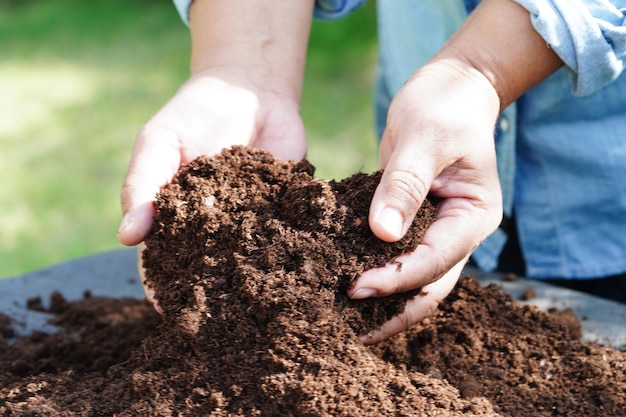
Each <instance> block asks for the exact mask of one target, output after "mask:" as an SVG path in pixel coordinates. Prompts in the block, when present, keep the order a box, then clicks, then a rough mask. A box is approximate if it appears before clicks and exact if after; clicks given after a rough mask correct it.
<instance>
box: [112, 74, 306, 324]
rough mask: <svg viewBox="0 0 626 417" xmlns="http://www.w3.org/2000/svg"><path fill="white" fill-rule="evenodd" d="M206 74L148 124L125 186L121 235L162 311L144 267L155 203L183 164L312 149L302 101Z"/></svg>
mask: <svg viewBox="0 0 626 417" xmlns="http://www.w3.org/2000/svg"><path fill="white" fill-rule="evenodd" d="M221 72H223V70H218V71H211V70H209V71H204V72H202V73H200V74H198V75H196V76H194V77H192V78H191V79H189V80H188V81H187V82H186V83H185V84H184V85H183V86H182V87H181V88H180V90H179V91H178V92H177V93H176V95H175V96H174V97H173V98H172V99H171V100H170V101H169V102H168V103H167V104H165V106H163V108H162V109H161V110H160V111H159V112H158V113H157V114H156V115H155V116H154V117H153V118H152V119H151V120H150V121H148V123H146V125H145V126H144V127H143V128H142V129H141V131H140V133H139V135H138V136H137V140H136V143H135V148H134V151H133V154H132V158H131V162H130V165H129V168H128V172H127V174H126V179H125V180H124V185H123V188H122V195H121V197H122V209H123V211H124V220H123V222H122V226H121V227H120V230H119V232H118V239H119V241H120V242H121V243H123V244H125V245H136V244H139V243H140V245H139V249H138V270H139V275H140V278H141V283H142V285H143V287H144V292H145V294H146V298H147V299H148V301H150V303H151V304H152V305H153V306H154V307H155V309H156V310H157V311H159V312H162V309H161V308H160V306H159V305H158V303H157V302H156V299H155V295H154V291H153V290H152V289H151V287H150V282H149V280H147V277H146V274H145V270H144V268H143V265H142V252H143V250H144V249H145V244H143V242H142V241H143V240H144V238H145V237H146V235H147V234H148V232H149V231H150V228H151V226H152V221H153V218H154V215H155V208H154V206H153V201H154V198H155V196H156V194H157V193H158V192H159V190H161V189H162V188H163V187H164V186H166V185H167V184H168V183H169V182H170V181H171V180H172V178H173V177H174V175H175V174H176V173H177V172H178V170H179V169H180V167H181V166H182V165H184V164H187V163H189V162H191V161H192V160H193V159H195V158H196V157H198V156H200V155H209V156H213V155H216V154H218V153H220V152H221V150H222V149H224V148H228V147H231V146H233V145H248V146H254V147H257V148H262V149H265V150H267V151H269V152H271V153H272V154H273V155H274V156H275V157H277V158H279V159H295V160H300V159H302V158H304V156H305V154H306V139H305V134H304V127H303V124H302V120H301V118H300V116H299V108H298V103H297V102H295V101H294V100H291V99H289V98H288V97H286V96H284V95H280V94H278V93H274V92H272V91H265V90H263V89H262V88H259V87H258V86H255V85H254V84H253V83H250V82H247V81H246V80H245V79H240V80H237V79H234V78H233V77H222V76H220V75H219V73H221Z"/></svg>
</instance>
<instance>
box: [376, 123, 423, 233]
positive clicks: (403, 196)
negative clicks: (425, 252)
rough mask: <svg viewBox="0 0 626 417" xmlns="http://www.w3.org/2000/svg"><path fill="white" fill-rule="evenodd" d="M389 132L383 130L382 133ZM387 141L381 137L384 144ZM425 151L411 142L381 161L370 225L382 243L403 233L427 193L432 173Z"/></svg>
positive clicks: (382, 149)
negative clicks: (381, 166) (381, 172)
mask: <svg viewBox="0 0 626 417" xmlns="http://www.w3.org/2000/svg"><path fill="white" fill-rule="evenodd" d="M389 135H391V134H390V133H388V131H385V136H389ZM390 140H391V139H387V138H383V141H384V143H388V142H390ZM416 143H417V142H416ZM382 146H383V145H381V147H382ZM386 154H388V152H384V148H381V159H386V158H387V157H386ZM427 154H428V153H427V152H422V150H421V149H420V148H419V147H418V146H416V145H414V146H413V147H408V148H407V147H405V149H395V150H394V151H393V153H392V154H391V155H390V156H389V160H388V161H385V160H383V161H382V162H383V164H385V162H386V164H385V165H383V166H385V170H384V172H383V175H382V177H381V179H380V183H379V184H378V187H376V191H375V192H374V196H373V197H372V202H371V205H370V212H369V225H370V228H371V229H372V232H373V233H374V234H375V235H376V236H377V237H378V238H380V239H382V240H383V241H385V242H395V241H398V240H400V239H401V238H402V236H404V235H405V234H406V232H407V230H408V228H409V226H410V225H411V222H412V221H413V218H414V217H415V214H416V213H417V211H418V209H419V207H420V206H421V205H422V203H423V201H424V199H425V198H426V195H427V194H428V190H429V189H430V186H431V183H432V181H433V178H434V177H435V172H434V168H433V165H432V160H431V159H428V158H425V157H424V155H427Z"/></svg>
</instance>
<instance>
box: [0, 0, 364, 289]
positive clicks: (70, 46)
mask: <svg viewBox="0 0 626 417" xmlns="http://www.w3.org/2000/svg"><path fill="white" fill-rule="evenodd" d="M374 7H375V5H374V3H373V2H370V3H368V4H367V5H366V6H365V7H362V8H361V9H359V10H358V11H357V12H356V13H354V14H353V15H351V16H349V17H347V18H345V19H342V20H339V21H335V22H315V23H314V26H313V30H312V36H311V41H310V49H309V55H308V62H307V69H306V72H307V74H306V82H305V85H304V89H303V101H302V116H303V119H304V121H305V124H306V127H307V135H308V138H309V155H308V158H309V159H310V160H311V162H312V163H313V164H314V165H316V166H317V168H318V170H317V175H318V176H320V177H323V178H336V179H341V178H343V177H346V176H348V175H351V174H352V173H355V172H357V171H359V170H362V171H371V170H373V169H375V165H376V141H375V139H374V136H373V127H372V114H371V107H372V106H371V87H372V83H373V76H374V61H375V55H376V51H375V49H376V36H375V10H374ZM189 49H190V46H189V34H188V30H187V28H186V27H185V26H184V24H183V23H182V22H181V21H180V18H179V17H178V15H177V13H176V10H175V8H174V6H173V5H172V4H171V2H170V0H158V1H156V0H89V1H81V0H0V168H1V169H2V172H3V178H4V181H2V185H1V188H0V218H2V220H3V226H2V227H1V228H0V277H7V276H13V275H16V274H20V273H23V272H26V271H30V270H34V269H38V268H41V267H44V266H48V265H51V264H54V263H58V262H62V261H64V260H68V259H72V258H76V257H80V256H85V255H88V254H91V253H95V252H100V251H105V250H111V249H116V248H120V247H121V245H120V244H119V243H117V240H116V236H115V235H116V231H117V227H118V224H119V221H120V215H121V212H120V208H119V191H120V186H121V183H122V180H123V177H124V174H125V171H126V166H127V163H128V160H129V157H130V153H131V150H132V146H133V143H134V138H135V135H136V133H137V131H138V130H139V128H140V126H141V125H142V124H143V123H144V122H146V121H147V120H148V119H149V118H150V116H151V115H152V114H153V113H154V112H156V111H157V110H158V109H159V107H160V106H161V105H162V104H163V103H165V102H166V101H167V100H168V99H169V98H170V97H171V96H172V95H173V94H174V92H175V91H176V89H177V88H178V87H179V86H180V84H181V83H182V82H184V80H185V79H186V78H187V76H188V72H189Z"/></svg>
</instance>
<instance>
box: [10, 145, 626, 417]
mask: <svg viewBox="0 0 626 417" xmlns="http://www.w3.org/2000/svg"><path fill="white" fill-rule="evenodd" d="M313 174H314V172H313V167H312V166H311V165H310V164H308V163H307V162H284V161H277V160H274V159H273V158H272V157H271V156H270V155H269V154H267V153H265V152H262V151H258V150H250V149H246V148H233V149H230V150H225V151H224V152H223V153H222V154H221V155H220V156H219V157H217V158H214V159H208V158H200V159H198V160H196V161H194V162H192V163H191V164H189V165H187V166H186V167H184V168H183V169H182V170H181V172H180V173H179V174H178V175H177V177H176V178H175V180H174V181H173V182H172V184H170V185H169V186H168V187H167V188H166V189H164V190H163V191H162V192H161V193H160V194H159V196H158V198H157V201H156V207H157V217H156V218H155V223H154V227H153V230H152V232H151V234H150V236H149V237H148V239H147V240H146V244H147V249H146V251H145V252H144V257H143V263H144V266H145V267H146V269H147V276H148V277H149V281H150V282H149V285H150V286H151V287H152V288H153V289H154V290H155V291H156V296H157V300H158V302H159V305H160V306H161V308H162V309H163V312H164V314H163V317H159V316H158V315H157V314H156V313H155V312H154V311H153V309H152V308H151V307H150V306H149V305H148V304H147V303H146V302H145V301H138V300H115V299H102V298H98V297H92V296H90V297H86V298H85V299H83V300H80V301H76V302H68V301H66V300H65V299H64V298H63V297H62V295H61V292H57V293H54V294H51V297H52V298H53V300H54V301H55V302H54V303H51V305H54V306H55V307H54V311H50V313H53V314H54V319H53V322H54V323H55V324H56V325H57V326H59V327H60V328H61V331H60V332H59V333H58V334H54V335H47V334H43V333H36V334H33V335H31V336H29V337H27V338H21V339H17V340H15V338H14V337H13V333H12V332H11V331H10V321H9V320H8V319H7V318H6V317H3V316H0V335H2V337H1V338H0V369H1V370H2V372H1V373H0V414H2V415H8V416H34V415H37V416H39V415H46V416H47V415H50V416H56V415H59V416H146V415H147V416H498V415H501V416H528V415H532V416H558V415H563V416H578V415H584V416H608V415H611V416H619V415H624V414H625V413H624V409H625V407H626V399H625V398H626V375H625V368H626V353H624V352H620V351H617V350H613V349H609V348H606V347H602V346H598V345H593V344H582V343H580V342H579V338H580V327H579V326H578V327H577V325H576V319H575V317H571V315H569V314H568V315H561V314H554V313H553V314H550V313H545V312H541V311H540V310H538V309H537V308H534V307H531V306H524V305H522V304H519V303H517V302H516V301H515V300H513V299H512V298H511V297H510V296H508V295H505V294H503V293H502V292H501V291H500V290H499V289H498V288H497V287H496V286H489V287H487V288H481V287H480V285H479V284H478V283H477V282H476V281H475V280H474V279H473V278H472V277H471V276H467V277H464V278H462V279H461V280H460V281H459V284H458V285H457V287H456V288H455V289H454V291H453V292H452V294H451V295H450V296H449V297H448V298H447V299H446V300H445V301H444V302H443V303H442V304H441V305H440V307H439V310H438V311H437V312H436V314H435V315H433V316H432V317H430V318H428V319H426V320H424V321H423V322H421V323H420V324H418V325H416V326H414V327H413V328H411V329H410V330H409V331H407V332H405V333H403V334H400V335H398V336H395V337H393V338H391V339H390V340H388V341H385V342H382V343H380V344H378V345H375V346H371V347H367V346H364V345H363V344H361V343H360V342H359V340H358V336H359V335H360V334H362V333H364V332H367V331H368V330H369V329H372V328H376V327H378V326H380V324H381V323H383V322H384V321H386V320H388V319H389V318H390V317H392V316H393V315H395V314H398V313H400V312H401V311H402V309H403V306H404V302H405V301H406V299H407V297H413V296H419V289H417V290H415V291H413V292H411V293H409V294H403V295H400V296H394V297H388V298H385V299H373V300H365V301H351V300H349V299H348V298H347V297H346V295H345V291H346V289H347V288H349V286H350V285H351V284H352V283H353V282H354V280H355V279H356V277H358V276H359V274H360V273H361V272H362V271H364V270H366V269H369V268H372V267H376V266H381V265H384V264H385V263H387V262H393V261H394V259H395V257H397V256H398V255H400V254H402V253H404V252H407V251H409V250H411V249H413V248H414V247H415V246H416V245H417V244H418V243H419V242H420V240H421V239H422V238H423V235H424V233H425V230H426V229H427V228H428V226H429V225H430V224H431V223H432V221H433V220H434V218H435V216H436V204H434V203H433V204H431V203H430V202H427V203H426V204H425V205H424V207H423V208H422V210H421V211H420V212H419V213H418V215H417V217H416V220H415V222H414V223H413V226H412V227H411V229H410V231H409V233H408V235H407V237H406V238H404V239H403V240H402V241H400V242H397V243H393V244H390V243H384V242H382V241H380V240H378V239H377V238H375V237H374V236H373V234H372V233H371V231H370V230H369V226H368V222H367V214H368V206H369V201H370V199H371V196H372V195H373V192H374V190H375V187H376V185H377V183H378V180H379V178H380V173H375V174H371V175H366V174H357V175H355V176H353V177H351V178H348V179H346V180H343V181H341V182H334V181H323V180H320V179H316V178H315V177H314V176H313ZM397 266H398V268H401V267H402V265H401V264H399V263H398V265H397ZM24 303H25V304H26V303H29V305H31V306H32V307H33V308H36V309H41V308H42V307H41V306H42V303H41V302H40V301H38V300H30V301H29V300H24ZM578 324H579V323H578Z"/></svg>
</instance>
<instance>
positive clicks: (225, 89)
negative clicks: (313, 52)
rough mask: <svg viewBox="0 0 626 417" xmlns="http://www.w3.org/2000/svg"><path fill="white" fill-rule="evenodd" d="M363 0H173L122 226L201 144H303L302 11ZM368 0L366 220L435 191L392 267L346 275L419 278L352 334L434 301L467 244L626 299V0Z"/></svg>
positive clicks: (123, 232) (282, 151)
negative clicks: (166, 46) (425, 218)
mask: <svg viewBox="0 0 626 417" xmlns="http://www.w3.org/2000/svg"><path fill="white" fill-rule="evenodd" d="M361 2H362V0H342V1H340V0H318V1H317V2H315V1H314V0H299V1H296V2H284V1H277V0H265V1H262V2H260V1H257V2H250V1H248V0H230V1H228V2H220V1H210V0H203V1H195V2H193V3H191V1H190V0H186V1H185V0H175V3H176V5H177V7H178V8H179V10H180V12H181V15H182V16H183V18H184V19H185V20H186V21H187V23H189V24H190V32H191V41H192V54H191V77H190V78H189V80H188V81H187V82H186V83H185V84H184V85H183V86H182V87H181V88H180V90H179V91H178V92H177V93H176V94H175V95H174V97H173V98H172V99H171V100H170V101H169V102H168V103H166V104H165V106H164V107H163V108H162V109H161V110H160V111H159V112H158V113H157V114H156V115H155V116H154V117H153V118H152V119H151V120H150V121H149V122H148V123H147V124H146V125H145V126H144V127H143V128H142V130H141V131H140V133H139V135H138V137H137V141H136V144H135V148H134V151H133V155H132V157H131V162H130V165H129V169H128V173H127V176H126V179H125V182H124V185H123V189H122V207H123V211H124V220H123V221H122V225H121V227H120V230H119V232H118V238H119V240H120V241H121V242H122V243H124V244H127V245H135V244H138V243H140V242H141V241H142V240H143V238H144V237H145V235H146V234H147V232H148V230H149V228H150V224H151V222H152V216H153V215H154V208H153V206H152V200H153V198H154V196H155V194H156V193H157V192H158V191H159V189H160V188H161V187H163V186H164V185H165V184H167V183H168V181H170V180H171V178H172V177H173V175H174V174H175V173H176V171H177V170H178V169H179V168H180V166H181V165H182V164H185V163H188V162H190V161H191V160H192V159H194V158H195V157H197V156H199V155H201V154H206V155H214V154H217V153H219V152H220V150H221V149H222V148H224V147H228V146H231V145H234V144H244V145H249V146H255V147H259V148H263V149H266V150H269V151H270V152H272V153H273V154H274V155H275V156H276V157H278V158H283V159H301V158H303V157H304V156H305V153H306V140H305V133H304V127H303V124H302V120H301V118H300V116H299V112H298V103H299V99H300V92H301V86H302V82H303V70H304V61H305V54H306V46H307V41H308V36H309V30H310V25H311V21H312V17H313V15H315V16H317V17H319V18H324V19H331V18H337V17H341V16H343V15H345V14H347V13H349V12H350V11H351V10H353V9H354V8H356V7H358V5H359V4H360V3H361ZM377 8H378V19H379V20H378V26H379V40H380V42H379V43H380V52H379V57H380V58H379V71H378V81H377V86H376V92H377V94H376V107H377V120H378V125H379V128H378V129H379V133H380V135H381V142H380V166H381V168H384V174H383V176H382V178H381V181H380V184H379V185H378V187H377V189H376V192H375V194H374V196H373V199H372V202H371V206H370V214H369V225H370V228H371V230H372V231H373V233H374V234H375V235H376V236H378V237H379V238H380V239H382V240H384V241H389V242H393V241H396V240H398V239H400V238H401V237H402V236H403V235H404V234H405V232H406V230H407V228H408V226H409V224H410V223H411V221H412V219H413V218H414V216H415V214H416V212H417V210H418V208H419V206H420V205H421V203H422V202H423V201H424V199H425V198H426V196H427V195H428V194H429V193H430V194H432V195H434V196H437V197H438V198H440V199H441V204H440V208H439V211H438V215H437V219H436V221H435V222H434V223H433V225H432V226H431V227H430V228H429V230H428V231H427V233H426V236H425V237H424V239H423V241H422V243H421V244H420V245H419V246H418V247H417V248H416V249H415V250H414V251H413V252H411V253H408V254H405V255H402V256H401V257H400V258H399V259H398V260H399V261H400V262H402V265H403V267H402V268H401V269H398V268H396V266H395V265H388V266H386V267H383V268H378V269H373V270H369V271H366V272H365V273H364V274H363V275H362V276H361V277H360V278H359V279H358V281H357V283H356V284H355V286H354V287H353V288H351V289H350V290H349V293H348V294H349V296H351V297H352V298H354V299H362V298H368V297H377V296H385V295H388V294H391V293H395V292H400V291H406V290H408V289H412V288H422V291H421V293H420V295H419V296H418V297H416V298H415V299H413V300H411V301H409V302H408V303H407V307H406V309H405V312H404V313H403V314H402V315H401V316H398V317H396V318H394V319H392V320H391V321H389V322H388V323H386V324H385V325H384V326H383V327H382V328H381V329H379V330H376V331H374V332H371V333H370V334H368V335H364V336H363V341H364V342H365V343H374V342H377V341H379V340H381V339H384V338H386V337H388V336H390V335H392V334H395V333H397V332H400V331H402V330H403V329H405V328H407V327H408V326H410V325H412V324H413V323H416V322H417V321H419V320H421V319H422V318H424V317H426V316H428V315H429V314H431V313H432V312H433V311H434V310H435V309H436V307H437V305H438V304H439V302H440V301H441V300H443V299H444V298H445V297H446V296H447V294H448V293H449V292H450V291H451V289H452V288H453V287H454V285H455V284H456V282H457V280H458V278H459V276H460V274H461V272H462V269H463V267H464V265H465V264H466V263H467V261H468V259H469V258H470V256H471V257H472V262H474V263H475V264H476V265H478V266H479V267H480V268H481V269H484V270H486V271H493V270H495V269H497V268H500V269H503V268H504V269H505V270H506V268H508V267H509V266H510V267H511V268H513V267H514V265H515V263H517V264H522V266H523V268H524V269H523V273H524V274H525V275H526V276H528V277H530V278H536V279H559V280H562V281H563V282H570V280H571V281H572V282H573V281H574V280H580V281H578V282H587V281H589V280H595V282H601V281H602V282H604V281H605V280H609V283H610V288H612V290H611V291H612V293H614V294H620V297H622V299H624V298H625V297H626V291H624V288H625V280H624V273H625V272H626V223H625V222H624V220H625V219H626V181H624V178H626V76H624V75H622V71H623V68H624V64H625V63H626V2H625V1H624V0H580V1H576V2H571V1H565V0H563V1H559V0H554V1H550V2H546V1H538V0H482V1H477V0H464V1H462V0H378V2H377ZM187 18H188V20H187ZM516 245H519V248H521V249H519V250H518V251H515V250H514V249H515V248H516ZM511 259H512V260H513V261H514V262H513V264H512V263H511ZM515 261H516V262H515ZM507 263H508V265H507ZM619 276H621V278H620V277H619ZM616 277H617V278H616ZM591 282H593V281H591ZM619 285H621V286H622V287H619V288H618V286H619Z"/></svg>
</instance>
